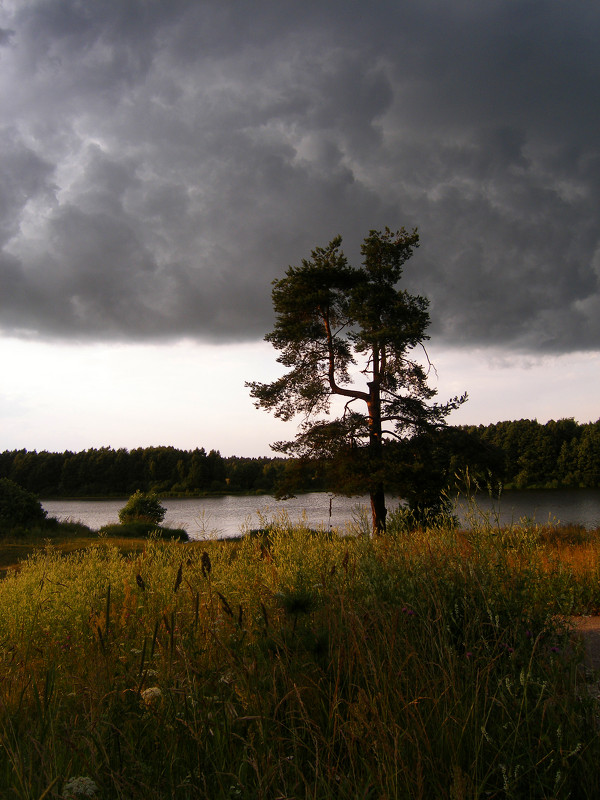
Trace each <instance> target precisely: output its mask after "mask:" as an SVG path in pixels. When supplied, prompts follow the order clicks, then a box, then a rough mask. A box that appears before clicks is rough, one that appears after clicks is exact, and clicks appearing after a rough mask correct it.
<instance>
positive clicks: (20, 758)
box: [0, 516, 600, 800]
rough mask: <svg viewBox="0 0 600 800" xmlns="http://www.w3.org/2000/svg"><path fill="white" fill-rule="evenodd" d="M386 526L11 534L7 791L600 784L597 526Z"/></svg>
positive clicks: (56, 793) (5, 643)
mask: <svg viewBox="0 0 600 800" xmlns="http://www.w3.org/2000/svg"><path fill="white" fill-rule="evenodd" d="M391 523H392V524H391V525H390V528H391V531H390V535H389V536H387V537H385V538H380V539H376V540H373V539H370V538H369V537H368V536H366V535H364V534H362V533H361V532H360V531H355V532H354V535H351V536H350V535H349V536H337V535H333V536H332V535H328V534H326V533H315V532H314V531H310V530H309V529H307V528H306V527H303V526H302V525H301V524H294V525H292V524H290V522H289V521H288V520H287V519H286V518H285V517H282V518H279V519H276V520H275V521H273V522H272V523H271V524H270V525H269V526H268V527H267V529H266V530H265V531H263V532H262V533H259V534H255V535H247V536H246V537H244V538H242V539H240V540H235V541H231V540H230V541H208V542H189V543H184V542H178V541H164V540H161V539H160V538H151V539H149V540H146V541H142V540H139V541H138V540H123V541H119V540H114V539H109V538H106V537H98V536H95V537H90V536H89V532H87V533H86V531H85V530H83V529H79V528H78V529H75V528H73V530H72V531H71V535H70V536H69V537H68V538H66V539H64V538H63V539H61V538H60V537H57V538H56V539H55V540H48V541H47V542H46V543H39V542H38V543H37V544H36V543H35V542H34V541H33V540H29V541H28V540H27V539H20V540H19V542H18V543H15V544H14V545H13V546H14V547H15V548H16V547H17V546H18V547H21V548H25V550H21V551H19V553H18V557H19V558H22V557H23V558H24V560H23V561H22V562H21V563H20V565H19V567H18V568H17V569H13V568H10V567H9V564H10V563H12V562H14V561H15V560H16V551H15V550H13V551H10V547H11V543H10V542H6V543H5V544H3V545H2V546H1V548H0V550H1V552H2V556H3V558H4V562H3V566H4V568H5V570H6V573H5V577H4V578H3V580H1V581H0V662H1V663H0V676H1V680H0V796H1V797H2V798H20V800H51V799H52V798H62V797H71V798H79V797H95V798H97V800H104V798H106V800H108V799H109V798H110V799H111V800H112V799H113V798H114V799H117V798H118V799H119V800H121V798H122V799H123V800H125V798H127V800H142V798H143V800H159V799H160V800H163V799H164V798H176V799H177V800H179V798H181V800H187V799H188V798H189V799H190V800H191V799H192V798H206V800H218V799H221V798H223V799H225V798H228V799H229V800H231V799H232V798H242V799H243V800H251V799H252V800H254V798H261V799H262V798H264V800H267V799H269V800H293V799H294V800H300V798H314V799H315V800H322V799H325V800H326V798H333V797H335V798H352V799H353V800H354V799H355V798H365V800H366V799H367V798H373V800H375V798H376V799H377V800H392V798H451V799H452V800H459V799H460V798H556V799H557V800H558V799H559V798H587V797H589V798H593V797H597V796H598V795H599V792H600V770H599V768H598V764H599V763H600V736H599V723H600V716H599V711H600V709H599V706H598V700H596V699H595V698H594V696H593V692H591V691H590V688H592V687H593V683H592V677H593V676H589V675H586V674H585V672H584V671H583V670H582V669H581V667H580V666H578V664H580V662H581V657H582V654H581V647H580V645H578V644H577V643H576V642H575V641H574V640H573V637H572V636H571V635H570V631H569V628H568V625H567V624H566V618H567V617H568V616H570V615H572V614H577V613H590V612H591V611H594V610H595V609H597V608H600V560H599V554H600V534H599V532H598V531H596V532H586V531H585V530H583V529H580V528H576V527H572V528H569V527H565V528H560V527H556V528H552V527H541V526H537V525H533V524H529V525H525V524H524V525H521V526H520V525H515V526H513V527H511V528H508V529H500V528H498V527H497V526H495V525H494V524H493V522H490V521H489V520H486V519H484V518H478V517H477V516H474V518H473V522H472V525H471V527H470V528H469V530H468V531H464V530H463V531H455V530H453V529H451V528H447V529H446V528H434V529H431V530H428V531H412V532H405V531H403V530H402V529H401V526H395V525H394V519H393V518H392V520H391ZM27 548H28V553H29V554H28V555H26V554H25V551H26V550H27ZM11 559H12V561H11Z"/></svg>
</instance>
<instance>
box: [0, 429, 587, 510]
mask: <svg viewBox="0 0 600 800" xmlns="http://www.w3.org/2000/svg"><path fill="white" fill-rule="evenodd" d="M422 460H424V461H426V462H427V465H428V466H429V468H431V469H432V470H435V471H437V472H438V473H440V474H441V475H442V476H443V478H444V480H445V481H446V484H449V485H451V484H452V482H453V479H454V476H456V475H461V474H462V473H464V471H465V469H466V468H468V469H469V471H470V473H471V474H472V475H474V476H476V477H478V478H479V479H480V480H482V481H485V480H486V479H487V478H488V477H491V478H493V480H494V482H500V483H501V484H502V485H503V486H504V487H505V488H516V489H534V488H548V489H550V488H594V489H595V488H600V420H598V421H597V422H590V423H586V424H580V423H578V422H575V420H573V419H561V420H558V421H555V420H550V421H549V422H547V423H545V424H540V423H539V422H537V421H536V420H526V419H522V420H518V421H514V422H497V423H494V424H492V425H479V426H448V427H447V428H446V429H444V430H442V431H441V432H439V434H436V435H435V437H433V438H431V437H430V438H429V439H428V440H427V448H425V449H424V450H423V458H422ZM292 468H293V470H294V481H295V485H296V486H297V490H298V491H324V490H326V489H327V486H326V485H325V483H324V477H323V472H322V471H321V470H320V469H319V465H318V463H306V464H303V465H301V466H300V468H299V465H298V462H295V460H294V459H284V458H268V457H265V458H243V457H238V456H231V457H223V456H221V454H220V453H219V452H218V451H216V450H210V451H209V452H208V453H207V452H206V450H205V449H204V448H196V449H194V450H179V449H177V448H175V447H143V448H142V447H138V448H136V449H134V450H127V449H124V448H121V449H118V450H113V449H111V448H110V447H102V448H99V449H96V448H92V449H89V450H85V451H81V452H77V453H73V452H70V451H67V452H64V453H49V452H46V451H42V452H37V451H35V450H33V451H28V450H12V451H8V450H6V451H4V452H3V453H0V478H10V480H12V481H14V482H15V483H18V484H19V485H20V486H22V487H23V488H24V489H27V490H29V491H31V492H33V493H35V494H36V495H38V497H41V498H52V497H126V496H128V495H129V494H132V493H133V492H135V491H136V490H137V489H141V490H142V491H155V492H158V493H161V494H172V495H181V496H195V495H201V494H208V493H227V494H229V493H231V494H233V493H257V494H258V493H266V494H271V493H274V492H276V490H277V486H278V485H279V484H281V483H282V481H283V482H285V477H286V473H289V471H290V470H291V469H292ZM421 469H422V465H421Z"/></svg>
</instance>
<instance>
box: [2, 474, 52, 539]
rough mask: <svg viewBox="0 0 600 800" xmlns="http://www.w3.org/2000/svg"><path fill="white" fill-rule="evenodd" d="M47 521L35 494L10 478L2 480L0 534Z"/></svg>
mask: <svg viewBox="0 0 600 800" xmlns="http://www.w3.org/2000/svg"><path fill="white" fill-rule="evenodd" d="M45 520H46V512H45V511H44V509H43V508H42V504H41V503H40V501H39V500H38V499H37V497H36V496H35V495H34V494H32V493H31V492H28V491H27V490H26V489H23V488H22V487H21V486H19V485H18V484H17V483H15V482H14V481H11V480H9V478H0V533H7V532H8V531H9V530H11V529H14V528H17V527H20V526H28V525H35V524H40V523H43V522H45Z"/></svg>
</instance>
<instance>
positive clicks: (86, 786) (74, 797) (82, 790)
mask: <svg viewBox="0 0 600 800" xmlns="http://www.w3.org/2000/svg"><path fill="white" fill-rule="evenodd" d="M97 791H98V787H97V786H96V784H95V783H94V781H93V780H92V779H91V778H88V777H86V776H85V775H82V776H81V777H79V778H70V779H69V780H68V781H67V782H66V783H65V785H64V786H63V797H64V798H66V799H67V800H79V798H80V797H96V792H97Z"/></svg>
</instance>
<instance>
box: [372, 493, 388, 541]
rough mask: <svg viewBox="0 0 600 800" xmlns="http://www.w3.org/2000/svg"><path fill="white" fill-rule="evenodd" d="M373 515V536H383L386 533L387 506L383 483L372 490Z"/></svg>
mask: <svg viewBox="0 0 600 800" xmlns="http://www.w3.org/2000/svg"><path fill="white" fill-rule="evenodd" d="M371 515H372V517H373V536H382V535H383V534H384V533H385V519H386V517H387V508H386V507H385V493H384V491H383V484H381V483H380V484H379V485H378V486H376V487H375V489H374V490H372V491H371Z"/></svg>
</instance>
